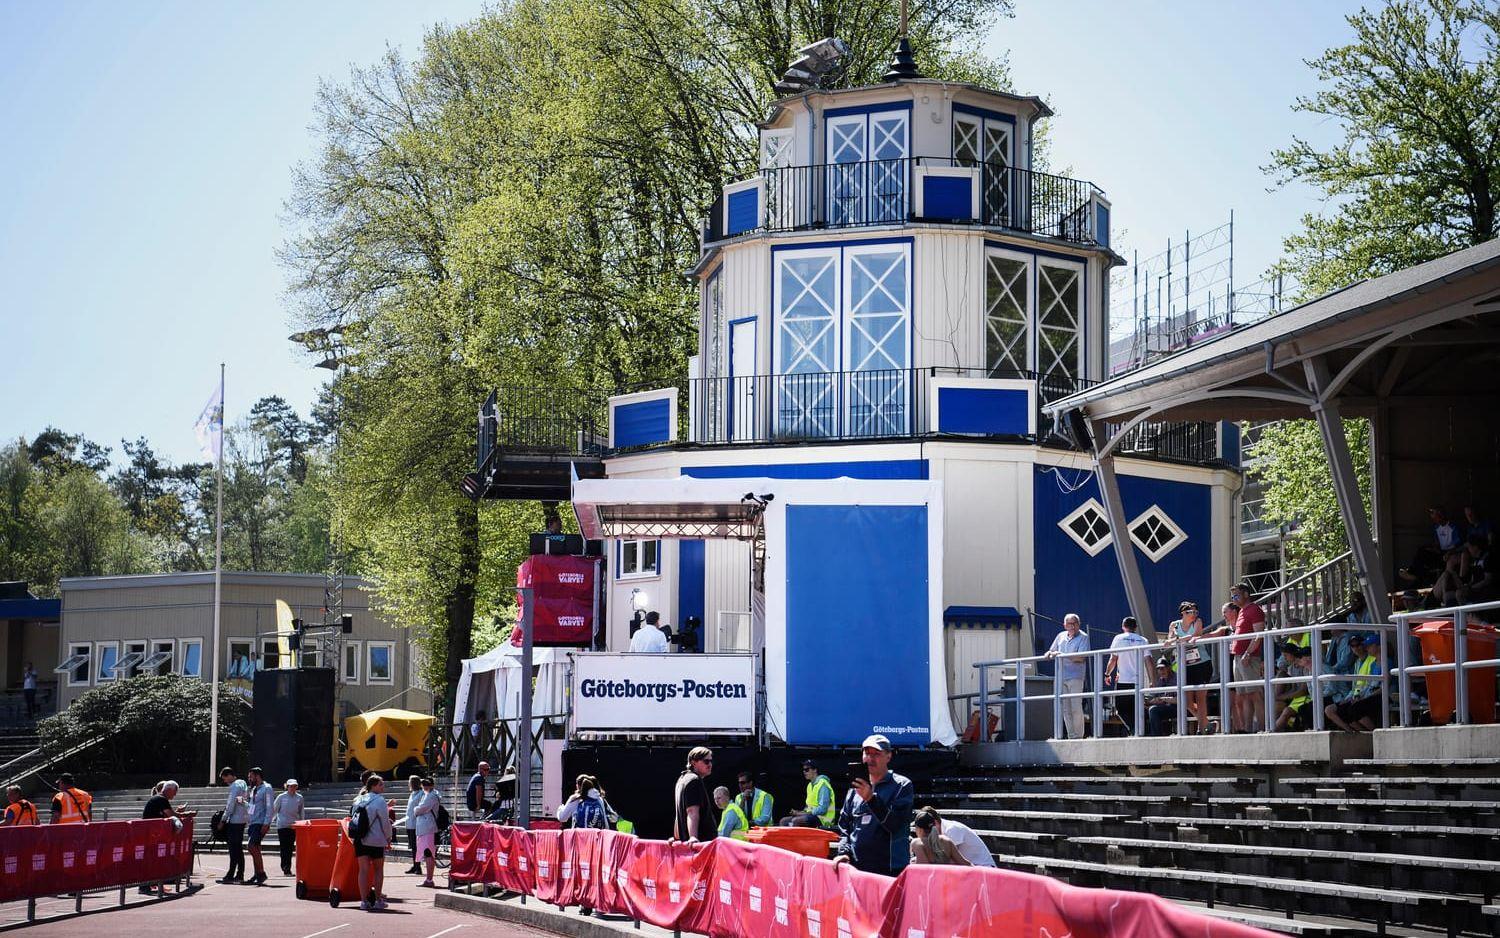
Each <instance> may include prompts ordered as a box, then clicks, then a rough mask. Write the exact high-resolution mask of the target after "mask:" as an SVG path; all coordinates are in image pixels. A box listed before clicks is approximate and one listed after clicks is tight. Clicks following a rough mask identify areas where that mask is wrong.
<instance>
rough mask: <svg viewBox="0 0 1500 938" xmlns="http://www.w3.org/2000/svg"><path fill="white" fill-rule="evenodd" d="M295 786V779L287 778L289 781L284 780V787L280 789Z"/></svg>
mask: <svg viewBox="0 0 1500 938" xmlns="http://www.w3.org/2000/svg"><path fill="white" fill-rule="evenodd" d="M295 784H297V780H296V779H295V778H289V779H287V780H286V785H284V786H282V787H284V788H291V787H292V786H293V785H295Z"/></svg>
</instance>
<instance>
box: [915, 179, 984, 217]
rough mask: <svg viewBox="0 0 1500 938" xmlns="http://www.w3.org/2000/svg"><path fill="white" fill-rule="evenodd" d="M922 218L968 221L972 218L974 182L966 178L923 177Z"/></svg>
mask: <svg viewBox="0 0 1500 938" xmlns="http://www.w3.org/2000/svg"><path fill="white" fill-rule="evenodd" d="M922 216H923V217H924V218H945V219H952V220H955V221H968V220H970V219H972V218H973V217H974V180H972V179H970V178H969V177H968V176H923V177H922Z"/></svg>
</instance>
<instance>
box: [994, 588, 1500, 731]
mask: <svg viewBox="0 0 1500 938" xmlns="http://www.w3.org/2000/svg"><path fill="white" fill-rule="evenodd" d="M1494 605H1496V606H1500V603H1495V604H1494ZM1396 628H1397V627H1396V626H1393V625H1389V624H1386V623H1373V624H1372V623H1363V622H1337V623H1332V622H1324V623H1316V624H1313V625H1305V626H1294V627H1289V628H1276V629H1264V630H1259V631H1255V632H1245V633H1238V634H1229V635H1205V636H1203V637H1199V638H1196V639H1194V640H1193V641H1192V642H1188V641H1184V640H1181V639H1178V640H1169V641H1163V642H1155V643H1148V644H1144V645H1132V646H1130V647H1129V648H1125V649H1110V648H1093V649H1089V650H1087V651H1081V652H1077V653H1076V654H1065V655H1050V654H1043V655H1028V656H1024V657H1017V658H1005V659H1000V660H994V661H978V662H975V663H974V665H973V667H975V668H977V669H978V670H979V711H980V713H981V714H988V712H989V702H990V699H991V696H990V693H989V671H990V669H991V668H1002V669H1003V668H1005V667H1006V666H1014V667H1015V669H1016V676H1015V681H1016V693H1015V694H1014V695H1012V696H1009V697H1000V698H997V699H998V700H999V701H1000V702H1001V703H1002V704H1006V703H1010V704H1014V706H1015V714H1016V720H1015V725H1016V738H1017V739H1025V738H1026V703H1027V702H1029V701H1038V700H1050V701H1052V731H1053V738H1062V736H1063V717H1062V704H1063V701H1065V700H1074V699H1085V698H1086V699H1090V700H1091V701H1092V710H1093V720H1092V723H1093V735H1094V736H1095V737H1096V738H1098V737H1102V736H1103V735H1104V701H1105V699H1106V698H1114V697H1122V696H1127V695H1129V696H1133V698H1134V701H1135V717H1136V718H1135V720H1134V721H1133V723H1134V735H1136V736H1143V735H1145V699H1146V692H1147V690H1148V689H1149V687H1152V686H1154V687H1161V685H1147V684H1146V683H1145V682H1144V681H1143V682H1138V683H1137V684H1136V686H1135V687H1134V688H1133V689H1131V690H1105V689H1104V686H1103V685H1104V661H1105V658H1106V657H1107V656H1109V655H1126V654H1130V655H1140V656H1142V657H1143V658H1145V659H1146V660H1143V661H1142V675H1143V677H1145V678H1147V679H1148V680H1149V679H1150V678H1151V676H1152V675H1151V670H1150V669H1148V668H1147V667H1146V662H1147V660H1149V658H1148V657H1147V656H1148V655H1149V653H1150V652H1153V651H1158V650H1163V651H1165V650H1174V649H1176V648H1179V647H1184V646H1187V645H1209V646H1215V650H1216V651H1219V655H1218V661H1217V665H1218V672H1217V673H1218V680H1216V681H1215V682H1213V683H1211V684H1188V683H1187V668H1186V667H1183V666H1182V665H1181V664H1180V663H1179V666H1178V668H1177V672H1176V673H1177V681H1176V683H1175V684H1173V685H1169V686H1170V687H1172V689H1173V690H1174V691H1175V703H1176V706H1177V733H1178V735H1186V734H1187V707H1186V694H1187V692H1188V691H1200V690H1201V691H1206V690H1215V689H1217V690H1218V691H1219V709H1220V714H1219V717H1220V721H1221V724H1220V725H1221V726H1229V725H1230V723H1231V720H1230V695H1229V692H1230V691H1231V690H1243V689H1249V688H1255V687H1260V688H1262V699H1263V705H1264V719H1265V723H1264V725H1265V727H1266V728H1270V727H1271V726H1272V725H1273V724H1274V723H1275V722H1276V713H1275V704H1276V695H1275V688H1276V687H1277V686H1280V685H1287V684H1306V685H1308V686H1309V688H1310V691H1311V697H1312V710H1313V713H1312V717H1313V729H1314V730H1317V731H1321V730H1322V729H1323V718H1324V714H1323V709H1324V707H1323V684H1324V683H1326V682H1359V681H1371V680H1375V679H1376V678H1378V679H1379V682H1380V693H1381V696H1382V699H1385V698H1386V695H1387V692H1388V686H1387V682H1388V679H1389V675H1388V673H1387V672H1388V670H1389V669H1387V668H1385V667H1382V668H1381V671H1380V674H1379V675H1375V676H1371V675H1360V674H1324V673H1323V633H1324V632H1325V631H1330V630H1346V629H1353V630H1360V631H1385V630H1394V629H1396ZM1304 633H1306V634H1309V636H1310V638H1309V641H1310V642H1311V646H1310V647H1311V651H1312V673H1311V674H1308V675H1299V676H1288V677H1276V676H1275V675H1276V667H1275V657H1274V654H1273V652H1274V649H1275V645H1276V643H1275V642H1274V641H1266V639H1275V638H1278V637H1281V636H1289V635H1297V636H1300V635H1303V634H1304ZM1256 640H1259V641H1260V643H1261V658H1262V665H1263V668H1262V672H1261V677H1260V679H1259V680H1252V681H1236V680H1231V679H1230V669H1229V655H1228V650H1229V644H1230V643H1232V642H1235V641H1256ZM1059 658H1087V659H1089V664H1090V666H1091V667H1090V677H1091V685H1092V686H1091V687H1090V689H1088V690H1085V691H1080V692H1064V691H1063V687H1062V669H1061V668H1055V669H1054V671H1053V675H1052V683H1053V692H1052V693H1051V694H1031V695H1028V694H1027V693H1026V692H1025V679H1024V678H1025V665H1027V664H1033V663H1037V662H1042V661H1057V660H1058V659H1059ZM1000 677H1001V681H1002V682H1003V681H1004V680H1005V679H1006V676H1005V674H1004V672H1003V670H1002V672H1001V675H1000ZM1163 689H1164V688H1163ZM985 719H986V717H985V716H981V717H980V720H981V725H983V721H984V720H985ZM1381 725H1382V726H1389V725H1390V708H1389V706H1387V707H1383V708H1382V711H1381Z"/></svg>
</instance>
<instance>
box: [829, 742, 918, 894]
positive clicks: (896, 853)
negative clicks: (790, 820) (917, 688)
mask: <svg viewBox="0 0 1500 938" xmlns="http://www.w3.org/2000/svg"><path fill="white" fill-rule="evenodd" d="M860 748H861V749H862V750H863V755H862V756H861V761H863V762H864V764H865V768H866V769H867V770H869V773H870V777H869V778H868V779H863V778H856V779H854V780H853V781H852V782H851V785H850V789H849V793H848V794H847V795H846V796H844V807H843V808H842V809H841V810H840V811H839V818H838V827H839V831H840V832H841V833H842V834H843V839H842V840H840V841H839V854H840V856H841V858H847V859H850V860H852V861H853V862H854V866H855V868H856V869H860V870H864V871H865V872H866V873H880V874H883V875H885V876H895V875H896V874H897V873H899V872H901V871H902V870H903V869H905V868H906V865H907V863H909V862H911V843H910V840H911V815H912V802H913V800H914V797H915V795H914V791H913V788H912V784H911V779H909V778H907V777H906V776H904V775H897V774H896V773H895V772H892V771H891V770H890V765H891V756H892V755H893V754H894V753H893V751H892V748H891V741H890V740H889V739H887V738H886V737H884V736H881V735H879V734H876V735H874V736H871V737H869V738H867V739H866V740H865V741H864V744H863V745H862V746H861V747H860Z"/></svg>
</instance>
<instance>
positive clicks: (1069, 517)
mask: <svg viewBox="0 0 1500 938" xmlns="http://www.w3.org/2000/svg"><path fill="white" fill-rule="evenodd" d="M1090 508H1092V509H1093V510H1095V511H1097V512H1098V513H1099V516H1100V517H1101V518H1103V519H1104V523H1105V524H1106V525H1108V524H1109V512H1107V511H1105V510H1104V506H1103V505H1101V504H1100V503H1099V499H1097V498H1091V499H1089V500H1088V501H1086V502H1084V503H1083V504H1082V505H1079V506H1078V507H1077V508H1074V509H1073V510H1072V511H1070V512H1068V513H1067V514H1066V515H1064V516H1063V518H1062V520H1060V521H1058V522H1057V526H1058V527H1059V528H1062V532H1063V533H1064V534H1066V535H1067V536H1068V540H1070V541H1072V542H1073V543H1074V544H1077V545H1078V548H1079V549H1080V550H1082V551H1083V552H1084V553H1086V554H1088V555H1089V556H1090V557H1097V556H1099V554H1100V553H1102V552H1103V551H1104V549H1105V548H1107V547H1109V545H1111V544H1113V543H1114V542H1115V532H1114V531H1110V532H1109V533H1108V534H1106V535H1104V537H1102V538H1100V539H1099V540H1098V541H1096V542H1094V543H1093V544H1089V543H1088V542H1086V541H1084V540H1083V539H1082V538H1080V537H1079V536H1078V535H1077V534H1075V533H1074V532H1073V529H1072V528H1071V527H1070V526H1069V525H1070V524H1071V523H1072V522H1073V521H1074V520H1075V519H1077V518H1078V517H1079V516H1081V515H1085V514H1088V513H1089V509H1090Z"/></svg>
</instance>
